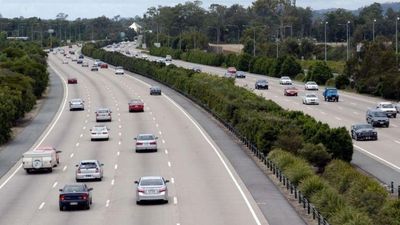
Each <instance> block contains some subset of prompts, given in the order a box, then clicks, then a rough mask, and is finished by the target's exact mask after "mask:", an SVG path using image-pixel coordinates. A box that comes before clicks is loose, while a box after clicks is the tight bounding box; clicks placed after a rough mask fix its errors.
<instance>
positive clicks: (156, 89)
mask: <svg viewBox="0 0 400 225" xmlns="http://www.w3.org/2000/svg"><path fill="white" fill-rule="evenodd" d="M150 95H161V88H160V87H158V86H152V87H150Z"/></svg>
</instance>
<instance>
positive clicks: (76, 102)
mask: <svg viewBox="0 0 400 225" xmlns="http://www.w3.org/2000/svg"><path fill="white" fill-rule="evenodd" d="M84 103H85V102H84V101H83V100H82V99H80V98H75V99H71V101H69V110H70V111H73V110H85V104H84Z"/></svg>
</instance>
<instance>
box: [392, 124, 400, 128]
mask: <svg viewBox="0 0 400 225" xmlns="http://www.w3.org/2000/svg"><path fill="white" fill-rule="evenodd" d="M391 126H392V127H399V126H397V125H396V124H392V125H391Z"/></svg>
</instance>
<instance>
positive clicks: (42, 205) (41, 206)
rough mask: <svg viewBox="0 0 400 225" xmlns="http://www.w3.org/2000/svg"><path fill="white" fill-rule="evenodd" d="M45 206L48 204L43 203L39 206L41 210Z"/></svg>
mask: <svg viewBox="0 0 400 225" xmlns="http://www.w3.org/2000/svg"><path fill="white" fill-rule="evenodd" d="M45 204H46V203H45V202H42V203H41V204H40V206H39V210H41V209H43V207H44V205H45Z"/></svg>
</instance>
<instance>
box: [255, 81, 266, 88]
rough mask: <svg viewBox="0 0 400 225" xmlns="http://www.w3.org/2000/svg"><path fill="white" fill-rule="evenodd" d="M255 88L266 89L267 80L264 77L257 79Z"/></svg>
mask: <svg viewBox="0 0 400 225" xmlns="http://www.w3.org/2000/svg"><path fill="white" fill-rule="evenodd" d="M254 88H255V89H267V90H268V81H267V80H265V79H262V80H257V81H256V83H255V85H254Z"/></svg>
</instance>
